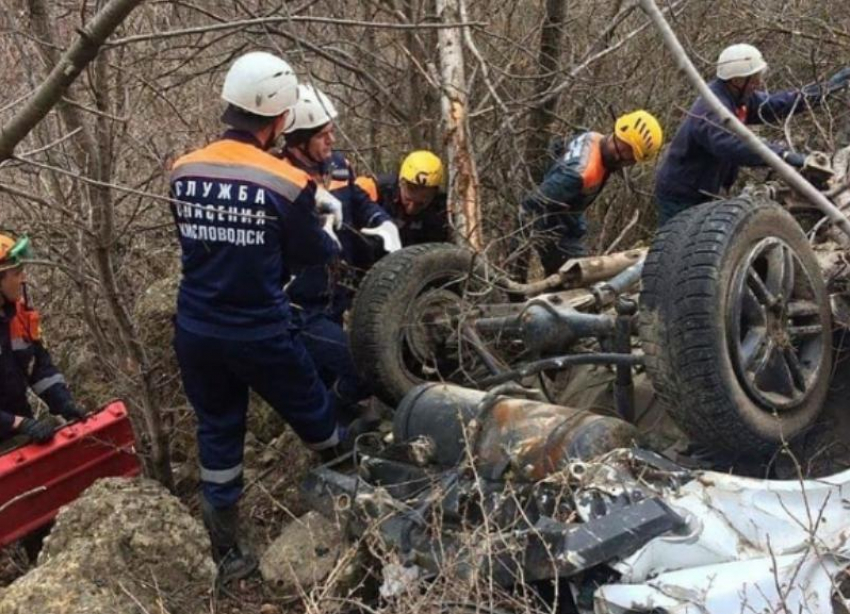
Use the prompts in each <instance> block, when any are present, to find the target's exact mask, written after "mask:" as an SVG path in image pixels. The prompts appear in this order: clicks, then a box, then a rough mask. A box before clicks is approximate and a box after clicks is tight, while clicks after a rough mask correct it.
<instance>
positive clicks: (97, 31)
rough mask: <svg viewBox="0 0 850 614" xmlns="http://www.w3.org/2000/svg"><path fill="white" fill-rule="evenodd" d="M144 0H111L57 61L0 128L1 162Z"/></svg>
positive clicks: (7, 157) (48, 110)
mask: <svg viewBox="0 0 850 614" xmlns="http://www.w3.org/2000/svg"><path fill="white" fill-rule="evenodd" d="M142 2H144V0H110V1H109V3H108V4H107V5H106V6H104V7H103V8H102V9H101V10H100V11H98V12H97V14H95V16H94V18H93V19H92V20H91V21H90V22H89V23H88V24H87V26H86V27H85V28H84V29H83V30H81V31H80V32H79V38H77V40H76V42H75V43H74V44H73V45H72V46H71V48H70V49H68V51H67V52H65V53H64V54H63V55H62V57H61V58H60V60H59V62H57V64H56V66H54V67H53V70H51V71H50V74H49V75H48V76H47V79H45V80H44V82H43V83H42V84H41V85H40V86H39V87H38V89H37V90H36V91H35V93H34V94H33V96H32V98H30V99H29V101H28V102H27V103H26V104H25V105H24V107H23V108H22V109H21V110H20V111H18V112H17V113H16V114H15V115H14V117H12V119H11V120H9V121H8V122H7V123H6V125H4V126H3V128H2V129H0V162H3V161H5V160H8V159H9V158H10V157H11V156H12V153H13V152H14V151H15V147H17V145H18V143H20V142H21V141H22V140H24V138H26V136H27V135H28V134H29V133H30V131H31V130H32V129H33V128H34V127H35V126H36V125H37V124H38V122H40V121H41V120H42V119H44V117H45V116H46V115H47V114H48V113H49V112H50V109H52V108H53V107H54V106H55V105H56V103H58V102H59V101H60V100H61V99H62V96H63V95H64V94H65V92H66V90H67V89H68V87H69V86H70V85H71V83H73V82H74V80H75V79H76V78H77V77H78V76H79V74H80V73H81V72H82V71H83V69H84V68H85V67H86V66H87V65H88V64H89V63H90V62H91V61H92V60H93V59H94V58H95V57H97V54H98V51H99V50H100V48H101V46H102V45H103V43H104V42H105V41H106V39H107V37H108V36H109V35H110V34H112V32H113V31H115V28H117V27H118V26H119V25H120V24H121V22H122V21H124V19H125V18H126V17H127V15H129V14H130V12H131V11H132V10H133V9H134V8H136V7H137V6H139V5H140V4H142Z"/></svg>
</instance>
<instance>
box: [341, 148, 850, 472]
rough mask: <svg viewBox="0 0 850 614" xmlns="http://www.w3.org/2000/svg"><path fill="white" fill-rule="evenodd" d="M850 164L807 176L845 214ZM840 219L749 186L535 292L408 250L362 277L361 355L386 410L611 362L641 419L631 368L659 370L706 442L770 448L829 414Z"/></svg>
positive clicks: (442, 251) (692, 430)
mask: <svg viewBox="0 0 850 614" xmlns="http://www.w3.org/2000/svg"><path fill="white" fill-rule="evenodd" d="M815 162H819V165H817V166H815ZM849 167H850V148H845V149H843V150H841V151H839V152H838V153H837V154H836V155H835V156H834V158H833V160H832V161H831V164H830V161H829V160H819V159H818V158H815V160H814V162H813V163H812V165H811V167H810V168H809V169H807V170H806V171H804V172H808V173H809V176H810V177H812V178H813V179H815V178H819V184H820V185H821V187H822V188H823V192H824V193H825V194H826V195H827V196H828V197H829V198H830V199H831V200H832V201H833V202H834V203H835V204H836V205H837V206H838V207H839V208H840V209H842V210H846V209H850V191H848V189H847V182H848V181H850V168H849ZM815 180H817V179H815ZM827 222H828V220H826V218H824V217H823V215H821V214H820V213H819V212H818V211H817V209H815V208H813V207H812V206H811V205H807V204H806V203H805V202H803V201H801V200H800V199H799V197H796V196H795V195H794V194H793V193H792V192H791V191H790V190H789V189H787V188H784V187H783V186H782V185H781V184H778V183H768V184H766V185H760V186H758V187H757V188H752V187H748V188H747V189H746V190H745V192H744V194H742V195H741V197H739V198H736V199H732V200H727V201H715V202H711V203H707V204H704V205H701V206H698V207H694V208H692V209H690V210H688V211H686V212H684V213H683V214H681V215H679V216H677V217H676V218H675V219H674V220H671V222H670V223H668V224H667V225H666V226H665V227H664V228H662V229H661V230H660V231H659V232H658V233H657V234H656V237H655V239H654V241H653V243H652V246H651V247H650V249H649V250H648V251H647V250H632V251H628V252H622V253H620V254H613V255H610V256H602V257H597V258H585V259H581V260H574V261H569V262H567V263H566V264H565V265H564V266H563V267H562V268H561V270H560V271H559V272H558V273H557V274H555V275H553V276H551V277H549V278H546V279H544V280H542V281H539V282H535V283H530V284H518V283H515V282H512V281H510V280H507V279H505V278H504V276H499V275H498V274H496V273H494V272H493V271H492V270H491V269H490V268H489V267H488V266H486V264H485V263H484V261H483V260H482V259H478V258H476V257H475V255H473V254H472V253H471V252H469V251H467V250H465V249H463V248H460V247H456V246H452V245H444V244H430V245H419V246H414V247H410V248H407V249H405V250H402V251H401V252H398V253H395V254H391V255H390V256H389V257H387V258H385V259H383V260H382V261H380V262H379V263H378V264H377V265H376V266H375V267H374V268H373V269H372V270H371V271H370V272H369V274H368V275H367V276H366V278H365V279H364V280H363V283H362V285H361V287H360V290H359V292H358V296H357V300H356V301H355V305H354V310H353V314H352V326H351V331H352V351H353V353H354V355H355V361H356V362H357V364H358V365H359V366H360V368H361V369H362V370H363V375H364V377H365V378H366V379H367V380H368V381H369V382H370V383H372V385H373V386H374V388H375V391H376V394H377V395H378V396H380V397H381V398H382V399H383V400H384V401H385V402H386V403H387V404H388V405H390V406H395V405H396V404H397V403H398V402H399V401H400V400H401V399H402V398H403V397H404V395H405V394H407V392H408V391H409V390H410V389H411V388H412V387H413V386H415V385H417V384H420V383H423V382H427V381H442V382H451V383H456V384H460V385H464V386H469V387H473V388H478V389H487V388H489V387H490V386H493V385H496V384H499V383H503V382H506V381H523V382H525V383H531V384H536V383H542V384H543V388H544V391H546V390H547V389H551V388H552V385H556V384H557V383H558V382H557V381H553V378H554V379H558V378H557V377H555V374H556V372H557V371H559V370H564V369H568V368H570V367H573V366H575V365H579V364H602V365H612V366H615V368H616V371H617V377H616V386H615V396H616V406H617V409H618V411H619V412H620V415H621V416H622V417H624V418H625V419H627V420H629V421H632V422H634V419H635V417H636V416H634V415H633V413H634V412H635V410H636V408H635V407H634V400H633V399H632V390H631V388H632V382H631V379H632V374H633V373H636V372H642V371H643V370H644V369H645V371H646V374H647V375H648V379H649V380H650V382H651V386H652V389H653V391H654V394H655V395H656V396H657V397H658V398H659V399H660V401H661V404H663V406H664V409H665V410H666V412H667V413H668V414H669V415H670V417H671V418H672V419H673V420H674V421H675V423H676V424H677V425H678V427H679V428H680V429H682V430H683V431H684V432H685V434H687V435H688V437H689V438H690V439H691V440H692V441H694V442H696V443H698V444H702V445H704V446H705V447H708V448H714V449H718V450H725V451H727V452H730V453H734V454H743V455H753V456H757V455H759V454H765V453H769V452H772V451H774V450H776V449H777V448H778V447H780V446H781V445H783V444H785V443H787V442H789V441H792V440H794V439H795V438H796V437H798V436H799V435H801V434H804V433H805V432H806V431H807V430H808V429H809V428H810V427H811V426H812V424H813V423H814V422H815V420H816V418H817V416H818V414H819V413H820V411H821V409H822V408H823V406H824V402H825V400H826V397H827V393H828V390H829V384H830V377H831V375H832V370H833V364H834V356H833V331H834V328H839V329H846V327H847V326H848V325H850V310H849V309H850V302H848V300H850V294H849V293H848V281H850V267H848V259H847V254H846V247H847V246H848V243H850V240H848V238H847V237H846V236H843V235H841V234H840V232H839V231H838V230H837V229H835V228H834V227H833V226H832V225H830V224H828V223H827ZM538 374H543V375H542V376H541V375H538ZM535 379H536V381H535ZM561 379H565V378H561ZM547 384H548V386H547ZM556 388H557V386H556ZM556 397H557V390H555V391H554V394H551V395H550V399H554V398H556ZM639 410H640V408H638V411H639ZM637 417H639V416H637Z"/></svg>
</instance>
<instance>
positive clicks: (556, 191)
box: [520, 110, 664, 275]
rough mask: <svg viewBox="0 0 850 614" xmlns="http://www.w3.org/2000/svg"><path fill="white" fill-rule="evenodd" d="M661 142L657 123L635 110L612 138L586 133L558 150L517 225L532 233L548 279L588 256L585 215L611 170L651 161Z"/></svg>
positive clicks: (618, 124) (618, 125)
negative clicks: (571, 263)
mask: <svg viewBox="0 0 850 614" xmlns="http://www.w3.org/2000/svg"><path fill="white" fill-rule="evenodd" d="M663 142H664V134H663V132H662V130H661V126H660V125H659V123H658V120H656V119H655V117H654V116H653V115H651V114H650V113H648V112H646V111H642V110H639V111H633V112H632V113H627V114H626V115H623V116H621V117H619V118H618V119H617V120H616V122H615V123H614V132H613V134H609V135H603V134H599V133H598V132H585V133H583V134H580V135H579V136H577V137H576V138H575V139H573V140H572V141H570V143H569V144H568V145H567V146H566V147H564V149H563V152H559V155H558V157H557V159H556V160H555V163H554V164H552V166H551V167H550V168H549V169H548V170H547V171H546V174H545V175H544V177H543V182H542V183H541V184H540V185H539V186H538V187H537V189H535V190H534V191H533V192H532V193H530V194H529V195H528V196H527V197H526V198H525V200H524V201H523V202H522V206H521V209H520V223H521V227H522V228H524V229H526V228H530V229H531V231H532V232H531V234H532V236H533V239H534V241H533V244H534V248H535V249H536V250H537V253H538V255H539V256H540V261H541V264H542V265H543V270H544V271H545V273H546V275H552V274H553V273H556V272H557V271H558V269H559V268H560V267H561V265H563V264H564V263H565V262H566V261H567V260H569V259H571V258H580V257H582V256H586V255H587V248H586V247H585V244H584V235H585V234H586V233H587V222H586V220H585V211H586V210H587V208H588V207H589V206H590V205H591V203H592V202H593V201H594V200H596V197H597V196H598V195H599V193H600V192H601V191H602V188H604V187H605V183H606V182H607V181H608V177H609V176H610V175H611V172H612V171H615V170H619V169H621V168H623V167H626V166H631V165H633V164H635V163H637V162H645V161H649V160H652V159H653V158H654V157H655V156H656V155H657V154H658V151H659V150H660V149H661V145H662V143H663Z"/></svg>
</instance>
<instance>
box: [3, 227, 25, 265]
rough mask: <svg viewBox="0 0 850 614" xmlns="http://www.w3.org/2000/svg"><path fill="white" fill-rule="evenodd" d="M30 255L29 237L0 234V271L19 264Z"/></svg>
mask: <svg viewBox="0 0 850 614" xmlns="http://www.w3.org/2000/svg"><path fill="white" fill-rule="evenodd" d="M31 256H32V252H31V250H30V240H29V237H27V236H26V235H22V236H20V237H18V238H17V239H16V238H14V237H10V236H9V235H6V234H0V271H5V270H7V269H14V268H15V267H18V266H21V265H22V264H23V263H24V262H26V261H27V259H29V258H31Z"/></svg>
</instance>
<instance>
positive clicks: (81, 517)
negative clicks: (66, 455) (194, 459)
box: [0, 478, 216, 614]
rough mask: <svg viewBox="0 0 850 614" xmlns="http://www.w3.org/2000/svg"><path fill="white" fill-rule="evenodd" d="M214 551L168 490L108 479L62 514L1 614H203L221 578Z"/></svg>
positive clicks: (5, 597)
mask: <svg viewBox="0 0 850 614" xmlns="http://www.w3.org/2000/svg"><path fill="white" fill-rule="evenodd" d="M209 551H210V543H209V538H208V537H207V534H206V531H205V530H204V529H203V528H202V526H201V524H200V522H198V520H196V519H195V518H193V517H192V516H191V514H190V513H189V511H188V510H187V509H186V507H185V506H184V505H183V504H182V503H180V501H179V500H178V499H176V498H175V497H174V496H172V495H171V494H170V493H168V491H166V490H165V489H164V488H163V487H162V486H161V485H159V484H158V483H156V482H154V481H152V480H147V479H142V478H139V479H133V480H127V479H124V478H107V479H103V480H100V481H98V482H96V483H95V484H94V485H93V486H92V487H90V488H89V489H88V490H86V491H85V493H83V495H82V496H81V497H80V498H79V499H77V500H76V501H75V502H73V503H71V504H70V505H69V506H67V507H65V508H63V509H62V510H61V511H60V512H59V516H58V517H57V519H56V525H55V526H54V528H53V531H52V532H51V533H50V535H49V536H48V537H47V539H46V540H45V542H44V548H43V549H42V551H41V554H40V555H39V557H38V566H37V567H36V568H35V569H34V570H32V571H30V572H29V573H28V574H26V575H24V576H23V577H21V578H19V579H18V580H16V581H15V582H14V583H12V584H11V585H10V586H9V587H8V588H7V589H6V590H5V592H4V593H3V599H2V601H0V614H32V613H33V612H38V613H39V614H52V613H54V612H55V613H56V614H60V613H62V614H64V613H66V612H73V613H75V614H113V613H114V612H128V613H129V612H139V611H149V612H154V611H157V612H158V611H162V610H163V609H167V610H168V611H179V612H186V613H195V612H197V613H198V614H200V612H202V611H206V609H205V607H204V605H205V596H206V595H207V593H208V592H209V590H210V588H211V587H212V585H213V582H214V579H215V573H216V569H215V565H214V563H213V562H212V559H211V558H210V556H209Z"/></svg>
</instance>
